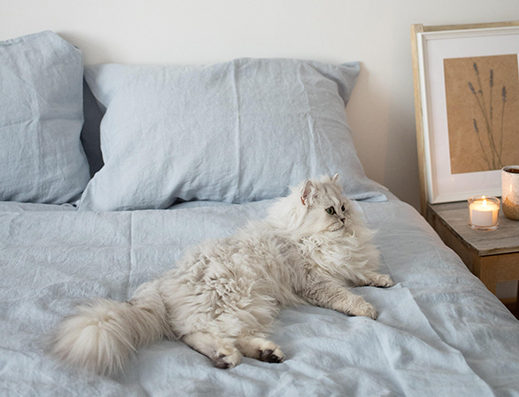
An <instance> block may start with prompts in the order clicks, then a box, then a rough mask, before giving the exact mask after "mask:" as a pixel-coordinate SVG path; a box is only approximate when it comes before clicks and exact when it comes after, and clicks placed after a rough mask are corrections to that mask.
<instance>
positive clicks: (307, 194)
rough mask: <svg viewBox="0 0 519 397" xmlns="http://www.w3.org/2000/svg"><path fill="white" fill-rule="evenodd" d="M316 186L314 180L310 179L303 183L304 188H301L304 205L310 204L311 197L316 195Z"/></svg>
mask: <svg viewBox="0 0 519 397" xmlns="http://www.w3.org/2000/svg"><path fill="white" fill-rule="evenodd" d="M314 192H315V187H314V184H313V183H312V181H310V180H308V181H306V182H305V184H304V185H303V189H301V202H302V203H303V205H308V204H310V199H311V197H312V196H313V195H314Z"/></svg>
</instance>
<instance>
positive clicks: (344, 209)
mask: <svg viewBox="0 0 519 397" xmlns="http://www.w3.org/2000/svg"><path fill="white" fill-rule="evenodd" d="M341 211H342V212H344V211H346V207H345V206H344V204H343V205H342V207H341Z"/></svg>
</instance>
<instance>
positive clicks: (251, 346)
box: [236, 337, 285, 363]
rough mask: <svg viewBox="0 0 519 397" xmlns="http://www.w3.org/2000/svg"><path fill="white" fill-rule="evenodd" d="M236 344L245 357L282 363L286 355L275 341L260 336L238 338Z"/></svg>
mask: <svg viewBox="0 0 519 397" xmlns="http://www.w3.org/2000/svg"><path fill="white" fill-rule="evenodd" d="M236 346H237V347H238V349H239V350H240V352H241V353H242V354H243V355H244V356H245V357H250V358H255V359H256V360H260V361H265V362H268V363H282V362H283V361H284V360H285V355H284V354H283V352H282V351H281V348H280V347H279V346H278V345H276V344H275V343H274V342H271V341H269V340H267V339H264V338H259V337H242V338H238V339H237V340H236Z"/></svg>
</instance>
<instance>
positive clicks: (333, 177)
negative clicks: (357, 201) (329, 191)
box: [332, 173, 339, 182]
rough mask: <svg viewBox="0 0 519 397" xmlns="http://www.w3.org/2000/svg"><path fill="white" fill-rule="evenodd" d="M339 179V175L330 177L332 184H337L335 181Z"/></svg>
mask: <svg viewBox="0 0 519 397" xmlns="http://www.w3.org/2000/svg"><path fill="white" fill-rule="evenodd" d="M338 178H339V173H337V174H335V175H334V176H332V182H337V179H338Z"/></svg>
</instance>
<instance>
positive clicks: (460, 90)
mask: <svg viewBox="0 0 519 397" xmlns="http://www.w3.org/2000/svg"><path fill="white" fill-rule="evenodd" d="M443 65H444V72H445V93H446V101H447V119H448V129H449V152H450V165H451V173H452V174H461V173H467V172H480V171H489V170H497V169H501V168H502V167H503V166H505V165H509V164H519V70H518V62H517V54H512V55H497V56H485V57H469V58H451V59H444V63H443Z"/></svg>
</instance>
